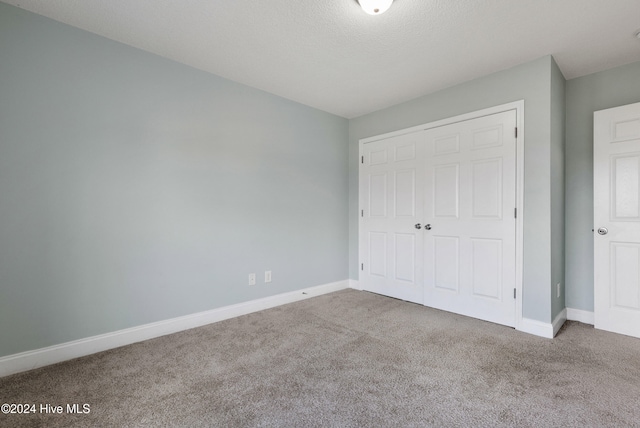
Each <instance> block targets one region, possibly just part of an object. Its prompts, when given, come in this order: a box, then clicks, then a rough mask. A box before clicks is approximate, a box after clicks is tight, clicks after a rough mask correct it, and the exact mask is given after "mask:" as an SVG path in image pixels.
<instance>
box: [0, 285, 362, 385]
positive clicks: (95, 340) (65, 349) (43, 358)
mask: <svg viewBox="0 0 640 428" xmlns="http://www.w3.org/2000/svg"><path fill="white" fill-rule="evenodd" d="M349 285H350V284H349V281H348V280H344V281H338V282H333V283H329V284H324V285H319V286H316V287H310V288H306V289H302V290H296V291H291V292H288V293H282V294H277V295H275V296H269V297H264V298H261V299H256V300H252V301H249V302H243V303H238V304H235V305H230V306H225V307H222V308H217V309H212V310H209V311H204V312H198V313H195V314H191V315H185V316H182V317H177V318H172V319H168V320H164V321H158V322H154V323H150V324H144V325H141V326H137V327H131V328H127V329H124V330H119V331H114V332H111V333H106V334H100V335H98V336H93V337H87V338H84V339H79V340H74V341H71V342H66V343H61V344H59V345H53V346H49V347H46V348H41V349H35V350H33V351H26V352H21V353H19V354H13V355H8V356H5V357H1V358H0V377H2V376H8V375H10V374H14V373H19V372H23V371H27V370H32V369H35V368H38V367H43V366H47V365H49V364H55V363H59V362H62V361H66V360H70V359H73V358H78V357H83V356H85V355H89V354H94V353H96V352H101V351H106V350H108V349H113V348H117V347H119V346H124V345H130V344H132V343H136V342H140V341H143V340H148V339H153V338H155V337H160V336H164V335H167V334H171V333H177V332H179V331H183V330H188V329H191V328H195V327H201V326H203V325H207V324H211V323H215V322H218V321H223V320H226V319H229V318H234V317H238V316H241V315H246V314H250V313H252V312H257V311H262V310H264V309H269V308H273V307H276V306H280V305H284V304H287V303H293V302H297V301H300V300H304V299H308V298H310V297H316V296H320V295H322V294H327V293H332V292H334V291H339V290H344V289H347V288H349Z"/></svg>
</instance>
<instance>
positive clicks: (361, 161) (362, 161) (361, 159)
mask: <svg viewBox="0 0 640 428" xmlns="http://www.w3.org/2000/svg"><path fill="white" fill-rule="evenodd" d="M360 163H361V164H364V156H360Z"/></svg>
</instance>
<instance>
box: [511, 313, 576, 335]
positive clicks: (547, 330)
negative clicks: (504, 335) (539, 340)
mask: <svg viewBox="0 0 640 428" xmlns="http://www.w3.org/2000/svg"><path fill="white" fill-rule="evenodd" d="M566 320H567V310H566V309H563V310H562V311H561V312H560V313H559V314H558V316H556V319H554V320H553V322H552V323H546V322H542V321H538V320H532V319H529V318H522V322H521V323H520V327H519V328H518V330H519V331H522V332H524V333H529V334H534V335H536V336H540V337H546V338H547V339H553V338H554V337H555V336H556V334H558V331H559V330H560V329H561V328H562V326H563V325H564V322H565V321H566Z"/></svg>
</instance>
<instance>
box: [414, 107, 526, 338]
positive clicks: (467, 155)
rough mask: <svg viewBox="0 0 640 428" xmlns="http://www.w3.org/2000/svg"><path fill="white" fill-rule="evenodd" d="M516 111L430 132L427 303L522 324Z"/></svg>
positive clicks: (427, 214) (506, 322)
mask: <svg viewBox="0 0 640 428" xmlns="http://www.w3.org/2000/svg"><path fill="white" fill-rule="evenodd" d="M515 128H516V111H515V110H510V111H507V112H503V113H498V114H493V115H489V116H484V117H480V118H477V119H472V120H467V121H464V122H460V123H455V124H451V125H448V126H443V127H439V128H434V129H431V130H427V131H426V135H425V139H426V150H425V152H426V153H425V170H426V175H425V215H424V217H423V218H424V220H423V222H424V223H426V224H428V225H429V226H428V228H429V229H428V230H426V229H425V230H423V235H424V238H425V248H424V253H425V262H424V266H425V280H424V292H425V297H424V304H425V305H426V306H431V307H434V308H438V309H443V310H446V311H450V312H455V313H459V314H463V315H467V316H471V317H475V318H480V319H483V320H487V321H491V322H496V323H499V324H503V325H508V326H515V316H516V313H515V308H516V305H515V296H514V290H515V287H516V271H515V266H516V219H515V213H514V211H515V207H516V135H515Z"/></svg>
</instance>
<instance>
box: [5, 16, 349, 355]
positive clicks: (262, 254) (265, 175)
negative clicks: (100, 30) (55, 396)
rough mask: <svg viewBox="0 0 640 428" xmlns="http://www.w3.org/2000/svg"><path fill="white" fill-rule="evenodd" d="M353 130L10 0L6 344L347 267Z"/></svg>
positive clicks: (316, 280)
mask: <svg viewBox="0 0 640 428" xmlns="http://www.w3.org/2000/svg"><path fill="white" fill-rule="evenodd" d="M347 135H348V121H347V120H346V119H343V118H340V117H337V116H333V115H330V114H328V113H324V112H321V111H318V110H315V109H312V108H309V107H305V106H302V105H299V104H296V103H293V102H290V101H287V100H285V99H282V98H279V97H276V96H273V95H270V94H267V93H264V92H261V91H258V90H255V89H251V88H248V87H245V86H242V85H240V84H236V83H233V82H231V81H228V80H225V79H222V78H218V77H216V76H212V75H210V74H207V73H204V72H200V71H198V70H195V69H191V68H189V67H186V66H183V65H180V64H177V63H174V62H172V61H169V60H166V59H163V58H160V57H157V56H154V55H152V54H148V53H145V52H142V51H140V50H137V49H133V48H131V47H128V46H125V45H122V44H119V43H116V42H113V41H110V40H107V39H104V38H101V37H98V36H96V35H93V34H90V33H87V32H84V31H81V30H78V29H74V28H72V27H69V26H66V25H63V24H60V23H57V22H55V21H52V20H49V19H46V18H43V17H40V16H38V15H34V14H31V13H29V12H26V11H23V10H20V9H17V8H14V7H11V6H8V5H6V4H3V3H0V325H1V326H2V328H1V329H0V356H3V355H8V354H13V353H17V352H21V351H26V350H30V349H35V348H41V347H45V346H49V345H53V344H58V343H62V342H66V341H70V340H74V339H79V338H84V337H88V336H92V335H97V334H100V333H105V332H111V331H115V330H119V329H123V328H127V327H132V326H136V325H140V324H144V323H149V322H153V321H158V320H164V319H168V318H172V317H177V316H181V315H186V314H190V313H195V312H198V311H203V310H208V309H212V308H217V307H221V306H226V305H230V304H234V303H238V302H242V301H248V300H252V299H256V298H260V297H264V296H268V295H274V294H278V293H282V292H288V291H293V290H296V289H301V288H305V287H310V286H315V285H320V284H325V283H330V282H334V281H339V280H345V279H347V277H348V266H347V260H348V243H347V240H346V238H345V237H346V236H347V233H348V221H347V219H348V211H347V209H348V190H347V189H348V185H347V177H348V162H347V160H348V147H347ZM267 269H270V270H272V271H273V283H271V284H269V285H265V284H264V282H263V275H264V273H263V272H264V271H265V270H267ZM249 272H256V273H257V274H258V285H256V286H253V287H249V286H248V285H247V274H248V273H249Z"/></svg>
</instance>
